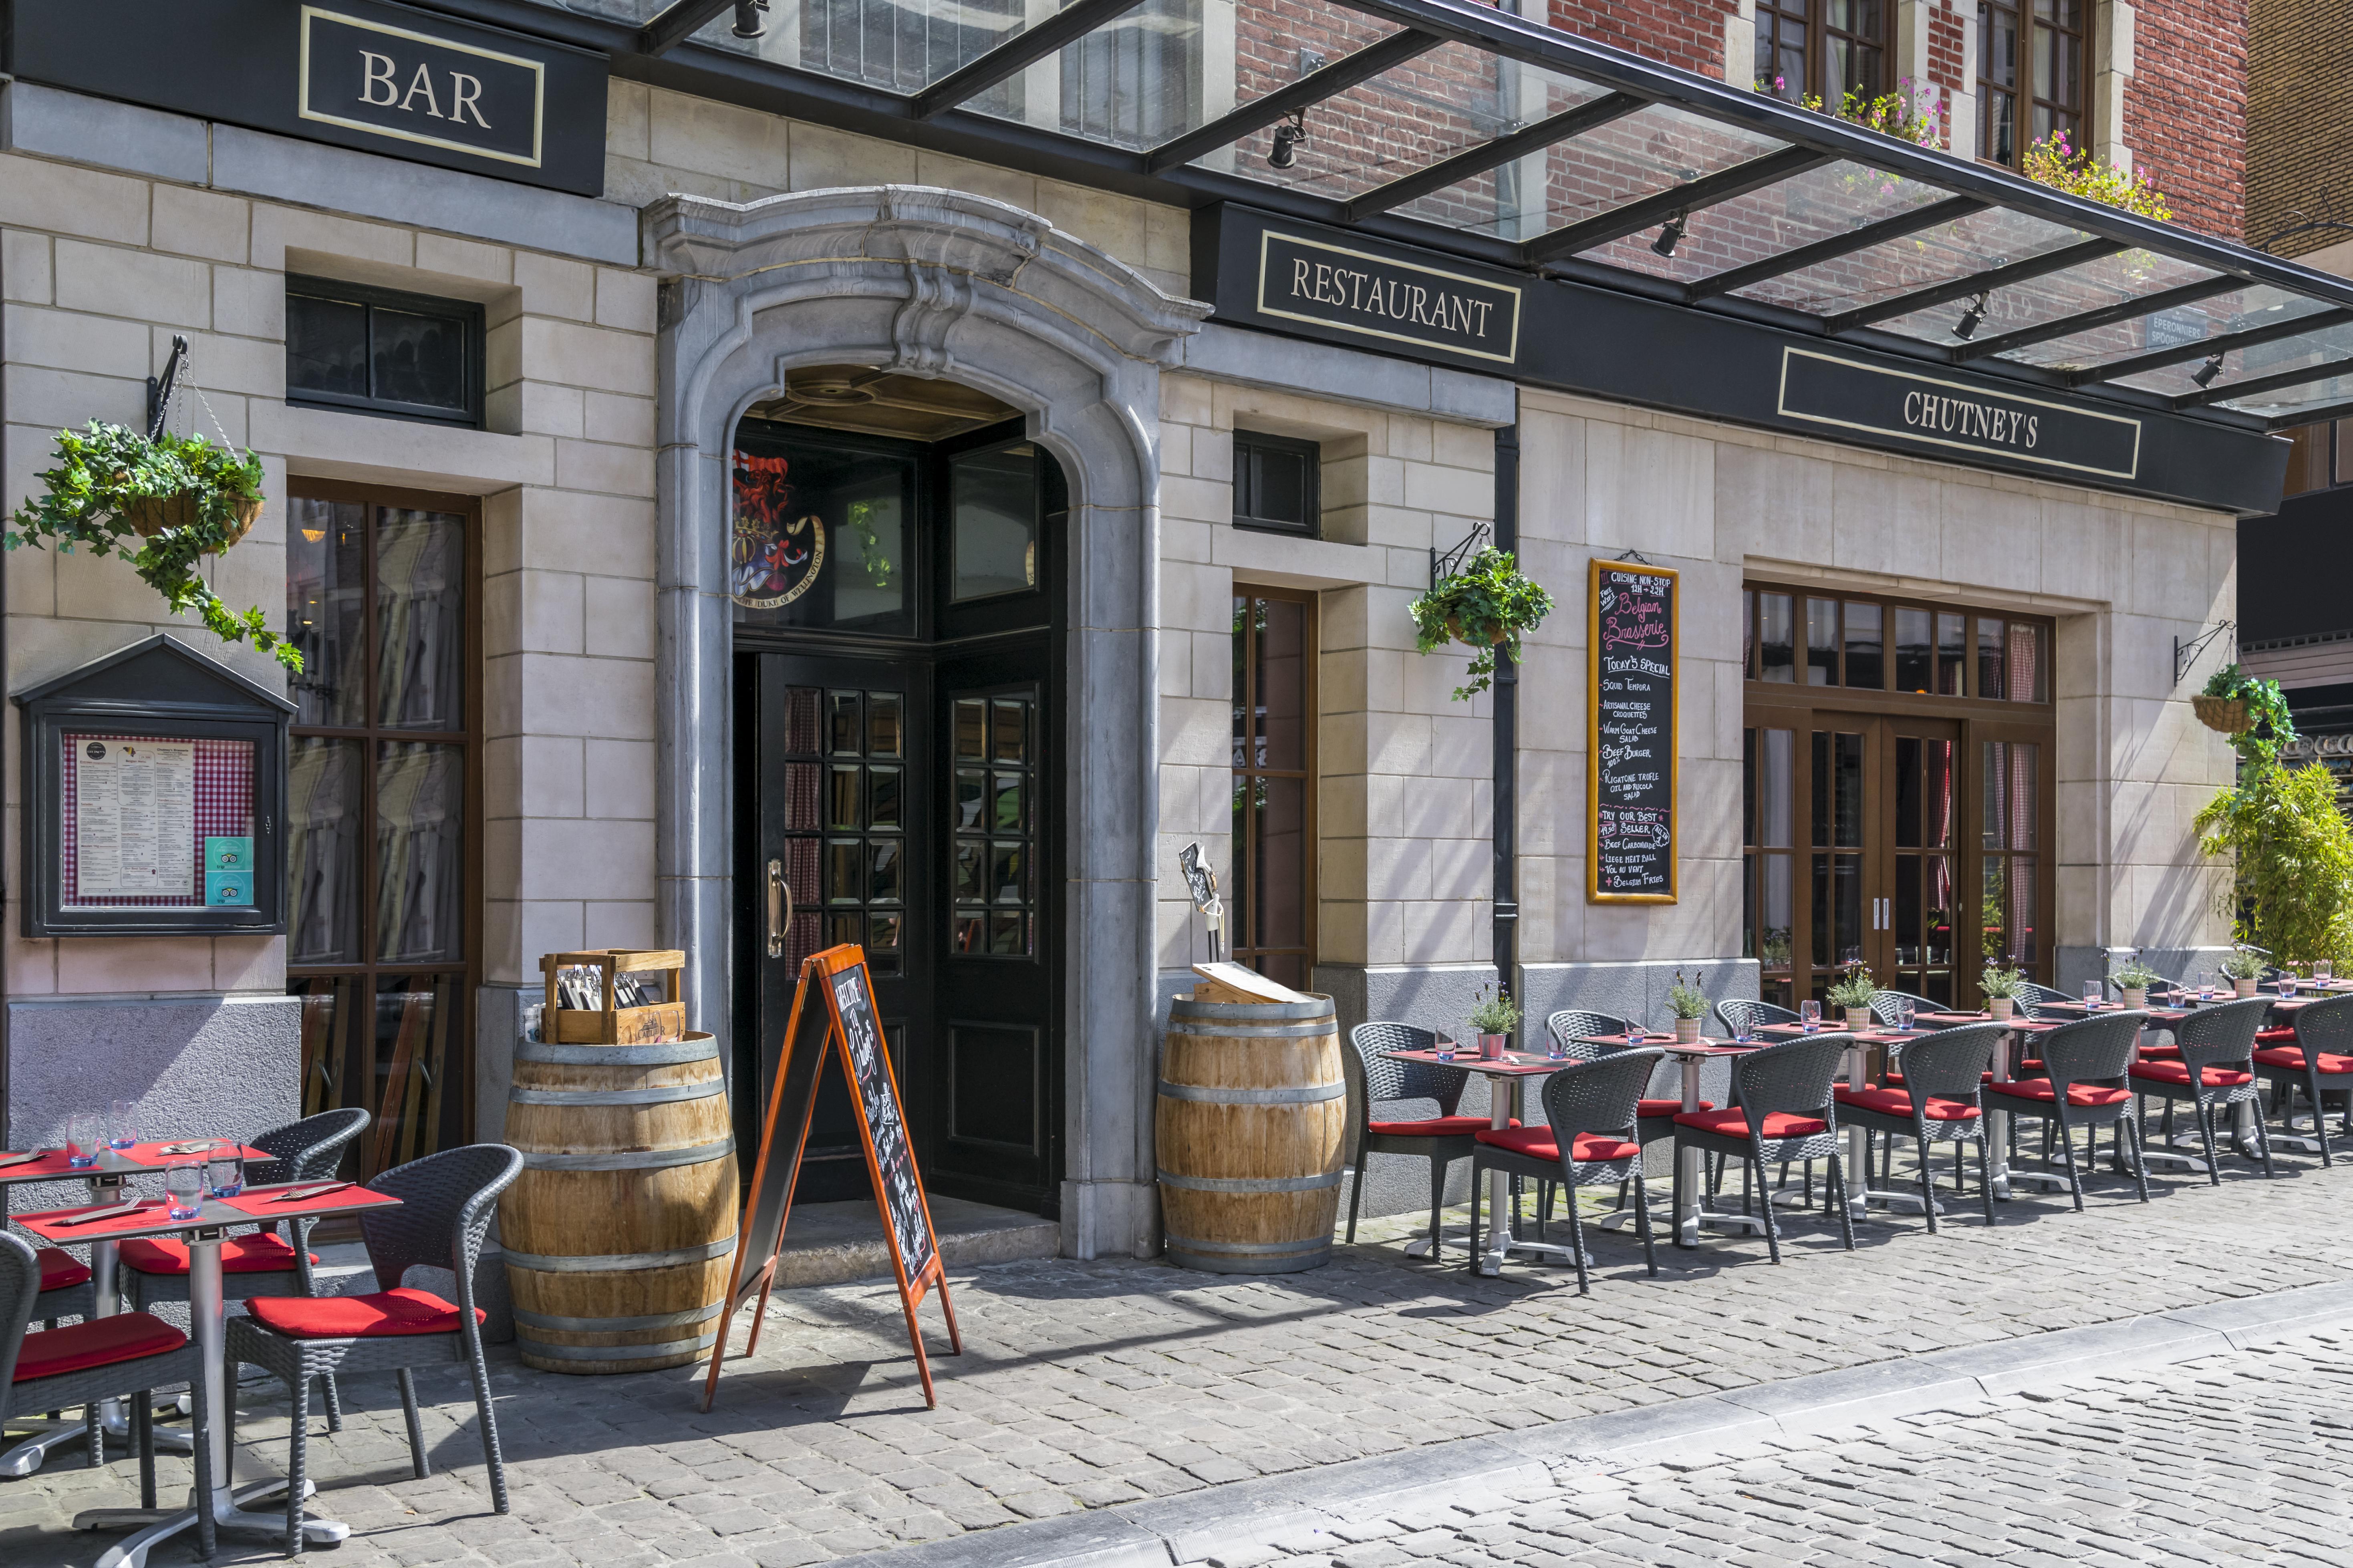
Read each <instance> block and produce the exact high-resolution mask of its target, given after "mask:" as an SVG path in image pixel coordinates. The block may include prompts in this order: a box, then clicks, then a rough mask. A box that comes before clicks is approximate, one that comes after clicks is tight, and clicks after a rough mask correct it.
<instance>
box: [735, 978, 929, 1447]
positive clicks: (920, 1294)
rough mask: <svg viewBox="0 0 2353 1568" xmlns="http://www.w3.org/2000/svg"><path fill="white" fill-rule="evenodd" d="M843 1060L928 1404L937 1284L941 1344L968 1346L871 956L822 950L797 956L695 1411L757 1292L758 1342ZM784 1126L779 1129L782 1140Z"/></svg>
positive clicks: (752, 1347)
mask: <svg viewBox="0 0 2353 1568" xmlns="http://www.w3.org/2000/svg"><path fill="white" fill-rule="evenodd" d="M828 1058H831V1059H833V1060H837V1061H839V1063H840V1064H841V1070H842V1071H843V1073H845V1074H846V1075H848V1077H849V1083H850V1087H851V1089H853V1090H854V1091H855V1092H853V1093H852V1094H851V1096H850V1102H851V1103H852V1104H853V1105H855V1106H856V1107H857V1108H858V1129H859V1135H860V1142H862V1143H863V1144H864V1146H865V1149H866V1171H867V1174H868V1175H869V1176H871V1178H872V1179H873V1183H874V1203H875V1206H876V1207H877V1208H878V1209H879V1210H880V1211H881V1216H882V1224H883V1226H884V1228H885V1230H886V1232H887V1233H888V1238H889V1240H890V1243H891V1258H892V1263H893V1264H894V1265H895V1266H896V1267H897V1269H898V1274H899V1302H900V1305H901V1306H902V1307H904V1308H905V1309H906V1313H907V1338H908V1340H909V1341H910V1342H913V1345H914V1347H915V1370H916V1373H918V1374H919V1375H920V1376H921V1378H922V1379H923V1403H924V1404H925V1405H932V1406H936V1405H938V1404H939V1399H938V1396H937V1395H936V1394H934V1392H933V1389H932V1366H931V1361H930V1359H929V1358H928V1357H927V1356H926V1355H925V1353H924V1351H923V1331H922V1330H921V1329H920V1328H919V1327H918V1326H917V1325H916V1321H915V1309H916V1308H917V1307H918V1306H920V1305H922V1303H923V1298H924V1297H925V1296H926V1295H928V1294H930V1293H931V1292H933V1291H934V1290H936V1291H938V1293H939V1298H940V1310H941V1311H942V1312H943V1313H944V1315H945V1316H946V1318H947V1326H948V1351H949V1353H950V1354H952V1355H960V1354H962V1353H963V1352H964V1340H963V1337H962V1336H961V1335H960V1334H959V1333H958V1332H957V1331H956V1321H955V1305H954V1304H953V1303H952V1302H951V1301H949V1300H948V1279H947V1271H946V1269H945V1268H943V1267H942V1266H941V1263H940V1249H939V1242H938V1239H937V1236H936V1233H935V1232H934V1230H933V1228H932V1210H931V1205H929V1204H928V1203H927V1202H925V1201H924V1198H923V1176H922V1175H921V1174H920V1173H918V1172H917V1171H916V1169H915V1152H914V1147H913V1144H912V1143H911V1142H909V1141H908V1137H907V1122H906V1118H905V1117H904V1116H903V1115H902V1114H901V1112H900V1109H899V1083H898V1079H897V1078H896V1077H895V1076H893V1074H892V1070H891V1053H890V1051H889V1050H888V1049H887V1048H886V1047H885V1045H884V1042H883V1038H882V1030H881V1026H879V1025H878V1024H876V1022H875V1018H874V986H873V983H872V981H871V980H870V979H869V978H868V976H867V973H866V954H865V952H863V951H862V950H860V949H859V948H856V947H849V946H843V947H828V948H827V949H826V950H825V951H824V952H814V953H811V954H810V955H809V956H808V957H807V958H806V959H803V960H802V961H801V976H800V984H799V985H798V986H797V988H796V989H795V990H794V992H793V1010H792V1013H791V1015H790V1016H789V1017H788V1018H787V1019H786V1024H785V1042H784V1047H783V1049H782V1051H781V1052H780V1053H779V1056H778V1059H777V1062H776V1080H775V1088H774V1089H771V1090H770V1092H769V1097H768V1114H767V1120H766V1121H765V1123H764V1124H763V1126H762V1128H761V1131H760V1154H759V1158H758V1159H757V1160H756V1161H754V1163H753V1166H752V1189H751V1193H750V1194H749V1209H748V1212H747V1214H746V1216H745V1220H744V1226H743V1228H742V1231H741V1233H740V1234H741V1236H742V1238H743V1239H742V1242H741V1244H740V1245H739V1246H738V1247H737V1248H736V1251H735V1262H734V1266H733V1272H732V1273H731V1274H730V1276H729V1278H728V1281H727V1307H726V1311H725V1314H724V1315H723V1317H722V1318H721V1319H720V1321H719V1331H718V1340H717V1342H716V1343H715V1344H714V1345H713V1346H712V1352H711V1370H710V1372H709V1373H707V1374H706V1376H705V1379H704V1382H703V1386H702V1408H703V1409H705V1410H709V1409H710V1408H711V1405H712V1400H713V1399H714V1398H715V1397H716V1396H717V1394H718V1393H719V1368H720V1365H721V1363H723V1362H724V1361H725V1360H726V1359H727V1336H728V1330H729V1326H730V1325H731V1324H733V1321H734V1320H735V1313H736V1311H737V1310H738V1309H740V1308H741V1307H742V1306H743V1305H744V1302H746V1301H748V1300H753V1299H754V1297H755V1296H756V1298H757V1300H758V1305H757V1307H756V1308H755V1309H754V1312H753V1316H752V1335H751V1341H750V1342H749V1343H748V1344H746V1345H745V1347H744V1353H745V1354H746V1355H749V1354H751V1353H752V1352H754V1351H756V1350H758V1349H759V1346H760V1325H761V1323H762V1321H764V1320H765V1317H766V1314H767V1306H768V1292H769V1290H770V1289H771V1288H772V1287H773V1286H774V1285H775V1283H776V1254H777V1252H778V1250H779V1249H780V1248H781V1247H783V1245H784V1238H785V1223H786V1220H787V1219H788V1218H789V1217H790V1215H791V1210H792V1192H793V1184H794V1182H795V1180H796V1179H797V1177H798V1175H799V1172H800V1164H801V1153H802V1150H803V1148H804V1147H805V1146H806V1145H807V1142H808V1131H809V1119H810V1116H811V1114H812V1113H813V1112H814V1111H815V1110H816V1108H817V1091H818V1080H819V1079H822V1078H823V1076H824V1072H825V1064H826V1061H827V1060H828ZM780 1134H781V1136H780Z"/></svg>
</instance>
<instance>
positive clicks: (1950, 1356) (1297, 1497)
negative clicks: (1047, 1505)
mask: <svg viewBox="0 0 2353 1568" xmlns="http://www.w3.org/2000/svg"><path fill="white" fill-rule="evenodd" d="M2348 1323H2353V1280H2343V1281H2338V1282H2336V1283H2332V1284H2327V1285H2312V1286H2306V1287H2305V1288H2304V1289H2296V1290H2283V1291H2278V1292H2275V1293H2273V1294H2269V1295H2263V1296H2251V1297H2247V1298H2244V1299H2242V1300H2232V1301H2213V1302H2209V1303H2207V1304H2206V1305H2204V1306H2201V1307H2184V1308H2181V1309H2179V1310H2175V1311H2169V1312H2157V1313H2152V1314H2150V1315H2149V1316H2147V1317H2141V1318H2127V1319H2124V1320H2122V1321H2117V1322H2113V1323H2094V1324H2091V1325H2088V1326H2086V1327H2084V1328H2080V1329H2059V1330H2054V1331H2052V1332H2050V1333H2045V1334H2035V1335H2030V1336H2027V1337H2025V1338H2022V1339H2014V1340H2002V1341H1999V1342H1995V1343H1992V1344H1986V1345H1966V1346H1960V1347H1957V1348H1955V1349H1951V1350H1943V1351H1932V1352H1927V1353H1926V1354H1923V1355H1916V1356H1905V1357H1902V1358H1899V1359H1897V1360H1894V1361H1886V1362H1877V1363H1872V1364H1870V1365H1867V1366H1857V1367H1842V1368H1841V1369H1839V1370H1837V1371H1835V1372H1821V1373H1810V1374H1809V1375H1807V1376H1804V1377H1793V1378H1788V1379H1785V1380H1783V1381H1781V1382H1778V1383H1767V1384H1759V1385H1757V1386H1756V1387H1754V1388H1743V1389H1735V1390H1732V1391H1729V1392H1727V1393H1723V1394H1699V1395H1695V1396H1694V1397H1692V1398H1688V1399H1677V1400H1671V1401H1669V1402H1667V1403H1665V1404H1662V1405H1640V1406H1637V1407H1635V1408H1633V1409H1630V1410H1613V1411H1610V1412H1609V1413H1608V1414H1607V1415H1582V1416H1577V1417H1576V1418H1574V1419H1572V1420H1567V1421H1555V1422H1546V1423H1543V1424H1540V1425H1537V1426H1527V1427H1524V1428H1522V1429H1520V1430H1519V1431H1516V1432H1504V1433H1494V1434H1490V1435H1487V1436H1478V1437H1461V1438H1455V1439H1452V1440H1451V1441H1448V1442H1443V1443H1432V1444H1430V1445H1428V1446H1427V1447H1419V1448H1410V1449H1407V1450H1405V1451H1404V1452H1401V1453H1397V1454H1385V1455H1382V1456H1380V1457H1379V1458H1370V1459H1352V1460H1349V1461H1347V1462H1345V1463H1343V1464H1337V1465H1324V1466H1319V1467H1315V1468H1309V1469H1304V1470H1302V1471H1300V1472H1298V1473H1297V1474H1294V1475H1283V1476H1265V1477H1261V1478H1260V1479H1256V1480H1248V1481H1234V1482H1231V1483H1229V1484H1228V1485H1225V1486H1218V1487H1209V1488H1206V1489H1203V1490H1200V1491H1198V1492H1187V1493H1184V1494H1182V1495H1179V1496H1176V1497H1171V1498H1159V1499H1155V1500H1150V1501H1146V1502H1134V1503H1122V1504H1119V1505H1117V1506H1115V1507H1112V1508H1099V1509H1089V1510H1085V1511H1083V1512H1081V1513H1072V1514H1065V1515H1063V1516H1061V1517H1060V1518H1058V1519H1047V1520H1039V1521H1035V1522H1032V1523H1028V1524H1009V1525H1001V1526H999V1527H997V1528H996V1529H993V1530H981V1531H972V1532H971V1533H969V1534H965V1535H959V1536H952V1537H950V1538H948V1539H946V1540H944V1541H932V1542H923V1543H922V1544H920V1545H914V1546H902V1547H896V1548H893V1549H892V1550H891V1551H888V1552H869V1553H866V1554H864V1555H862V1556H858V1557H852V1558H848V1559H845V1560H842V1561H841V1562H839V1563H837V1564H836V1565H835V1568H1171V1565H1172V1564H1175V1563H1196V1562H1198V1561H1200V1560H1201V1559H1202V1558H1205V1557H1209V1556H1214V1555H1223V1554H1227V1553H1232V1552H1237V1551H1238V1550H1240V1549H1242V1548H1246V1547H1249V1546H1251V1545H1255V1544H1257V1543H1260V1542H1268V1541H1271V1540H1272V1539H1274V1538H1275V1537H1277V1536H1282V1535H1289V1534H1293V1533H1295V1532H1298V1531H1306V1530H1314V1529H1323V1528H1329V1527H1330V1526H1333V1525H1335V1524H1340V1523H1345V1522H1349V1521H1362V1520H1363V1519H1365V1518H1366V1507H1367V1505H1371V1504H1374V1503H1377V1504H1378V1505H1379V1510H1380V1512H1381V1513H1383V1514H1391V1513H1397V1512H1400V1511H1411V1510H1413V1509H1415V1508H1416V1507H1418V1506H1435V1505H1451V1506H1455V1507H1464V1506H1468V1507H1472V1508H1476V1507H1478V1506H1479V1504H1480V1502H1481V1501H1482V1500H1483V1499H1487V1498H1493V1500H1494V1506H1499V1507H1500V1506H1503V1505H1504V1503H1505V1502H1507V1501H1508V1500H1510V1494H1512V1493H1514V1492H1515V1491H1524V1490H1525V1489H1526V1488H1527V1487H1528V1486H1530V1485H1531V1484H1540V1483H1543V1482H1546V1481H1547V1480H1549V1479H1551V1478H1552V1477H1553V1476H1554V1474H1555V1473H1556V1471H1557V1470H1558V1469H1560V1468H1562V1467H1565V1466H1567V1467H1583V1468H1591V1469H1618V1468H1625V1467H1627V1466H1629V1465H1635V1464H1641V1463H1644V1462H1646V1461H1650V1460H1655V1459H1659V1458H1665V1457H1667V1456H1669V1455H1677V1456H1683V1455H1698V1454H1705V1453H1707V1452H1710V1451H1712V1450H1719V1449H1723V1448H1725V1447H1735V1446H1737V1445H1740V1444H1745V1443H1753V1442H1757V1441H1760V1440H1765V1439H1769V1438H1776V1437H1792V1436H1820V1435H1822V1434H1826V1433H1831V1432H1835V1431H1840V1430H1842V1429H1846V1428H1851V1427H1854V1426H1861V1425H1862V1424H1863V1423H1865V1422H1870V1421H1876V1420H1883V1419H1885V1418H1888V1417H1891V1416H1897V1415H1919V1414H1921V1413H1923V1412H1926V1411H1931V1410H1953V1409H1964V1408H1968V1407H1969V1406H1973V1405H1982V1404H1983V1403H1985V1402H1986V1401H1988V1400H1992V1399H1999V1398H2001V1397H2003V1396H2005V1395H2010V1394H2020V1393H2022V1392H2025V1391H2027V1390H2029V1389H2037V1390H2039V1389H2046V1388H2064V1387H2069V1386H2073V1385H2076V1384H2085V1383H2090V1382H2093V1381H2094V1380H2095V1379H2098V1378H2102V1377H2106V1376H2110V1375H2113V1374H2115V1373H2122V1372H2129V1371H2132V1370H2133V1369H2135V1368H2137V1367H2142V1366H2148V1365H2152V1364H2157V1363H2176V1362H2184V1361H2190V1360H2194V1359H2196V1358H2198V1357H2200V1356H2210V1355H2220V1354H2222V1353H2225V1352H2230V1351H2235V1350H2244V1349H2246V1348H2248V1347H2249V1346H2251V1345H2257V1344H2263V1343H2265V1342H2270V1341H2274V1340H2282V1339H2288V1338H2292V1337H2294V1336H2295V1335H2297V1334H2306V1333H2312V1332H2315V1331H2319V1330H2323V1329H2329V1328H2336V1327H2340V1326H2343V1325H2346V1324H2348Z"/></svg>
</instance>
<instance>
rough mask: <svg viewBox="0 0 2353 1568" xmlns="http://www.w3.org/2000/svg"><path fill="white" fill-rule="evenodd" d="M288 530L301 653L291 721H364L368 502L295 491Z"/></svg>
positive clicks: (290, 593)
mask: <svg viewBox="0 0 2353 1568" xmlns="http://www.w3.org/2000/svg"><path fill="white" fill-rule="evenodd" d="M289 510H290V511H291V512H292V514H293V516H292V519H291V521H290V525H289V527H288V530H287V536H286V635H287V637H288V638H289V639H290V641H291V642H292V643H293V644H294V647H296V649H297V650H299V651H300V652H301V655H302V673H301V674H300V675H298V676H294V677H292V678H291V679H290V681H289V682H288V692H287V695H288V696H290V697H291V698H293V700H294V707H295V710H294V722H295V723H297V724H321V725H332V726H334V727H336V728H348V727H351V726H354V725H360V724H364V723H365V722H366V716H365V710H364V705H365V703H366V700H367V667H366V663H365V658H364V655H365V651H366V650H365V648H364V647H363V643H364V639H365V638H366V636H367V563H366V559H365V557H366V554H367V545H368V542H367V537H366V533H365V530H366V528H367V513H368V509H367V508H366V507H364V506H362V505H361V504H360V503H359V502H357V501H336V500H318V499H316V498H314V497H311V496H296V497H294V498H293V500H291V501H290V503H289Z"/></svg>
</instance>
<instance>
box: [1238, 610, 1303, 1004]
mask: <svg viewBox="0 0 2353 1568" xmlns="http://www.w3.org/2000/svg"><path fill="white" fill-rule="evenodd" d="M1233 614H1234V626H1233V769H1234V773H1233V786H1232V787H1233V856H1232V860H1231V868H1232V869H1231V871H1230V873H1229V877H1228V879H1227V882H1228V894H1227V906H1228V908H1229V909H1231V910H1234V911H1235V921H1234V931H1233V948H1234V957H1235V958H1236V960H1238V961H1239V962H1240V963H1247V964H1249V965H1250V967H1252V968H1253V969H1256V970H1257V971H1258V972H1259V973H1261V974H1264V975H1266V976H1268V977H1269V978H1270V979H1273V980H1277V981H1280V982H1282V984H1285V985H1290V986H1293V987H1303V986H1305V985H1306V984H1308V983H1309V980H1310V979H1311V975H1310V973H1309V971H1310V970H1311V968H1312V967H1313V965H1314V953H1313V951H1312V947H1313V943H1312V941H1311V937H1310V920H1311V915H1312V910H1313V903H1312V900H1313V899H1314V860H1315V857H1314V844H1313V843H1312V842H1311V840H1310V838H1309V826H1308V795H1309V791H1310V790H1311V789H1313V788H1314V774H1313V772H1312V769H1313V763H1312V760H1311V759H1312V752H1311V746H1310V733H1309V725H1310V723H1311V722H1312V721H1313V714H1312V711H1311V709H1310V706H1309V701H1308V692H1309V685H1308V676H1309V664H1310V658H1311V656H1312V654H1313V652H1314V647H1313V640H1312V639H1313V636H1314V615H1313V607H1312V605H1310V604H1309V603H1308V602H1307V601H1306V600H1305V599H1303V598H1295V597H1290V596H1281V597H1278V596H1276V595H1271V594H1268V593H1266V592H1265V591H1263V590H1253V591H1245V592H1244V593H1241V594H1238V595H1235V597H1234V601H1233Z"/></svg>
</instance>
